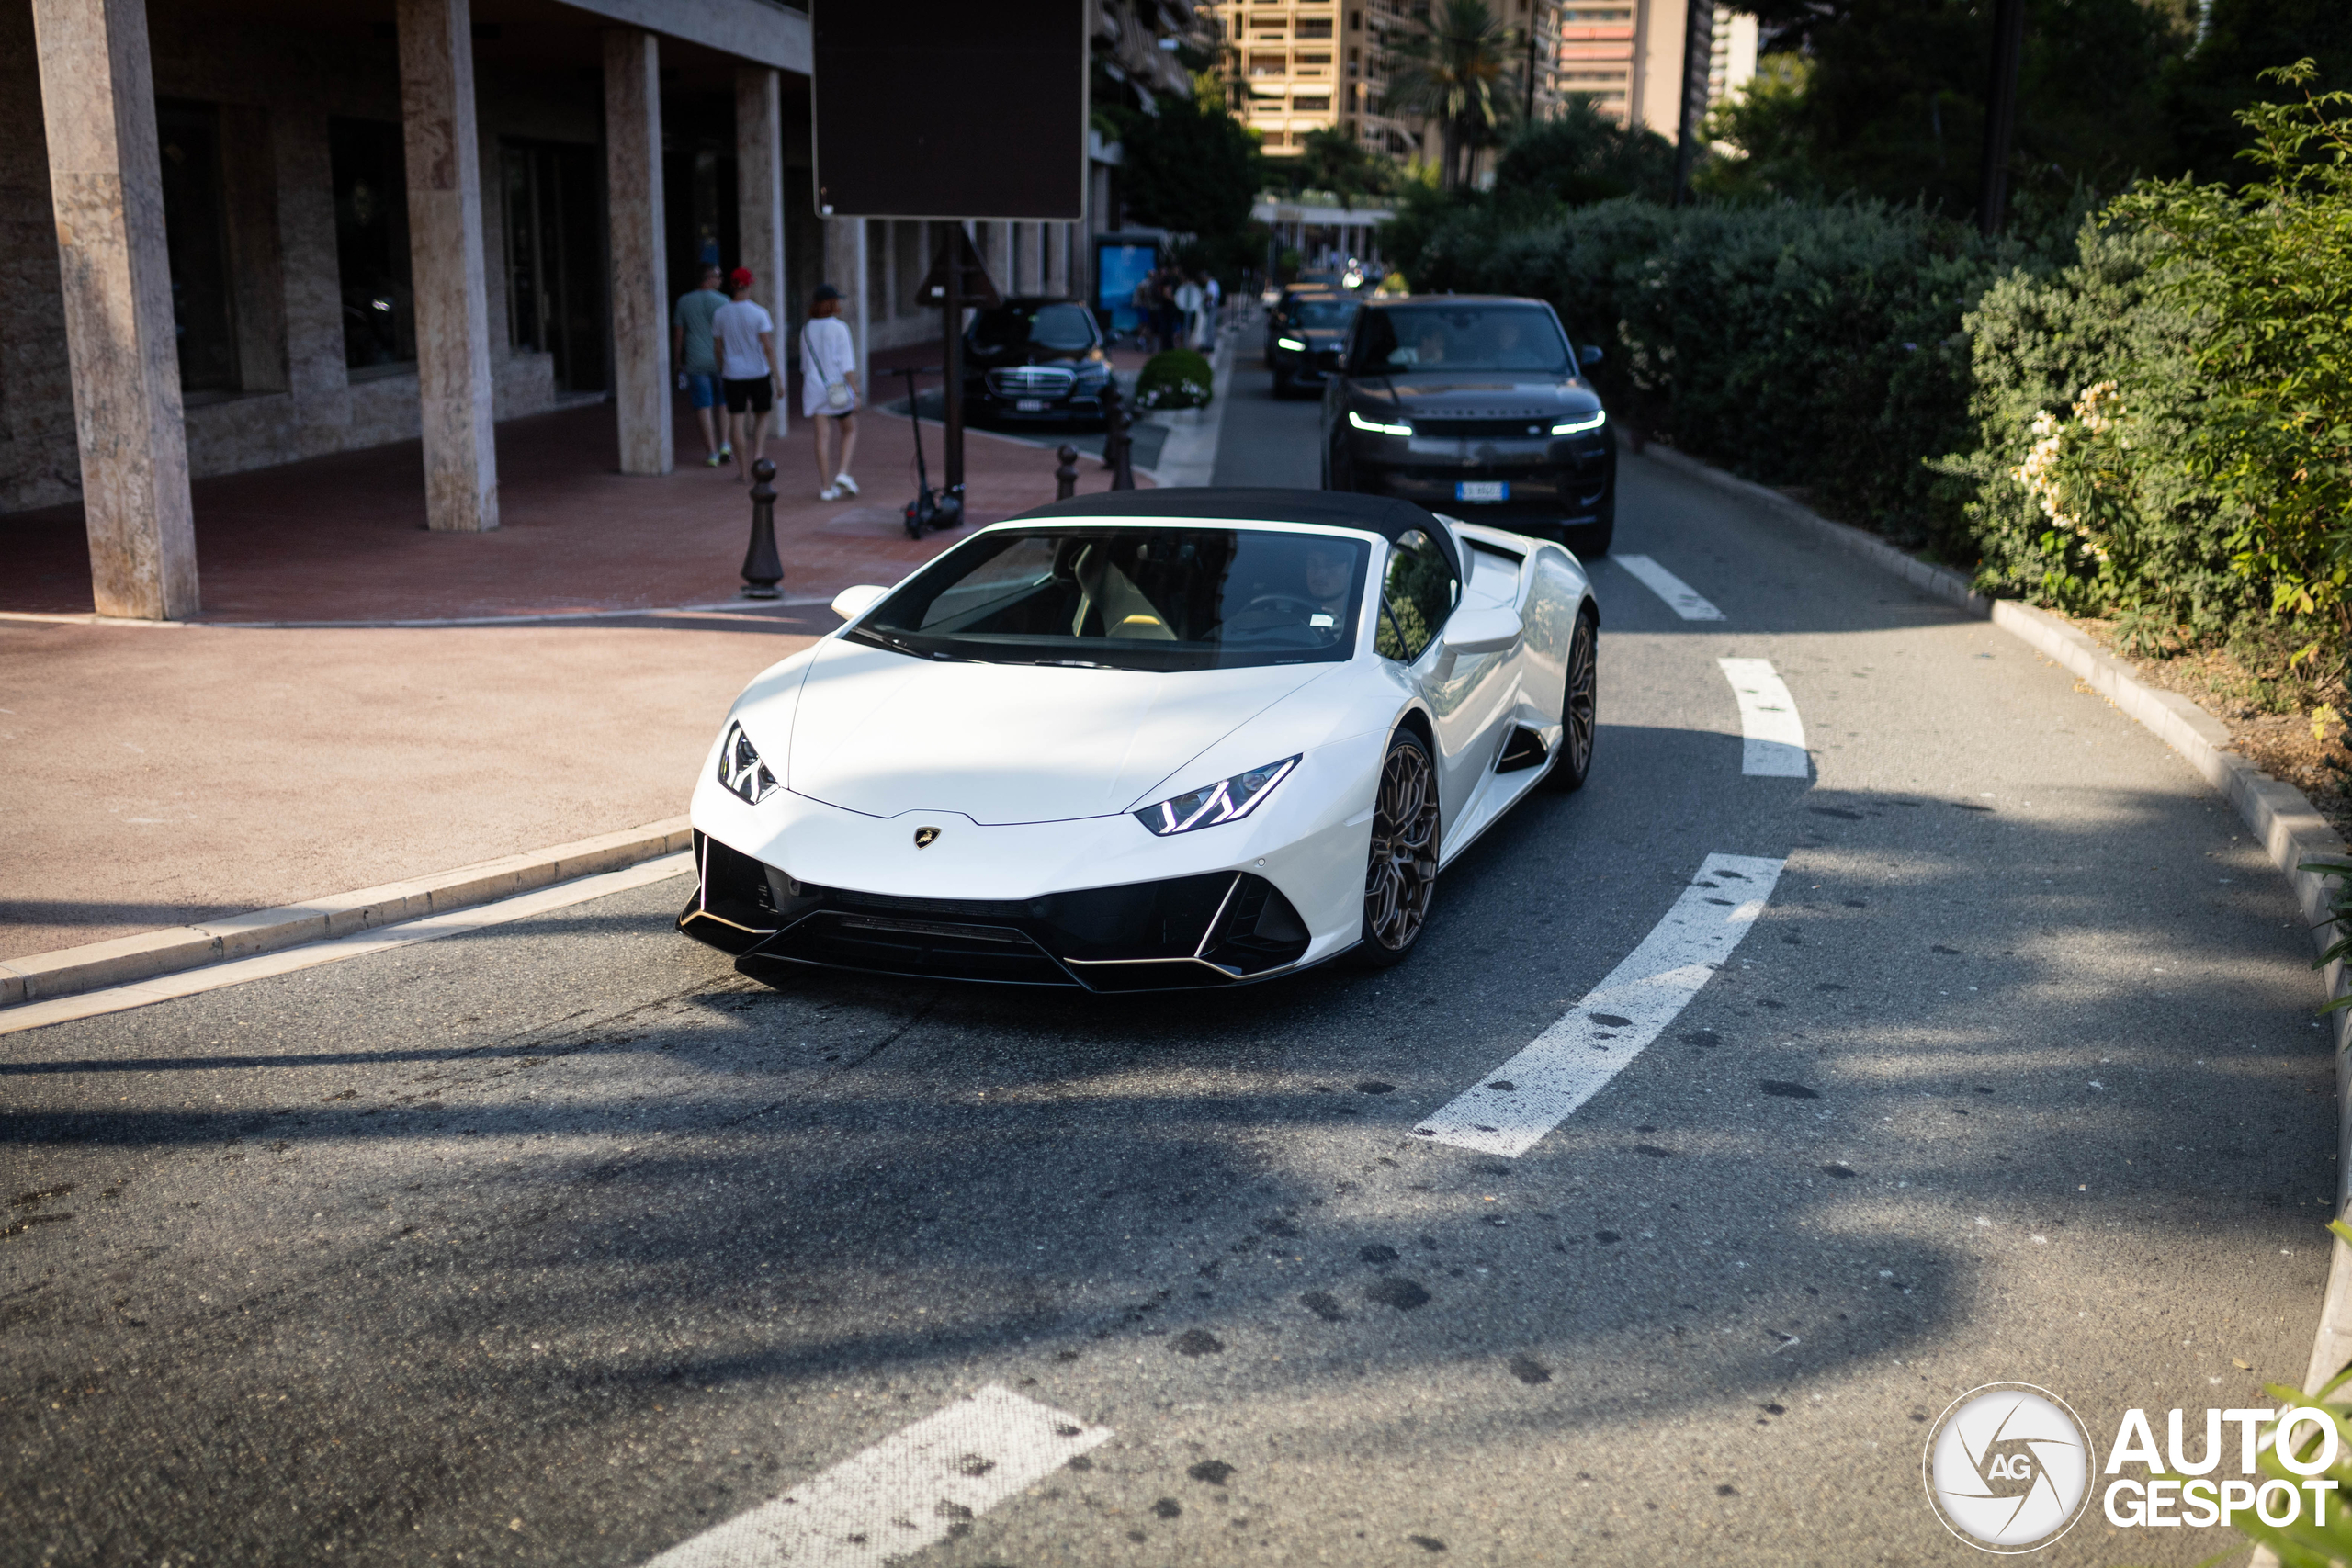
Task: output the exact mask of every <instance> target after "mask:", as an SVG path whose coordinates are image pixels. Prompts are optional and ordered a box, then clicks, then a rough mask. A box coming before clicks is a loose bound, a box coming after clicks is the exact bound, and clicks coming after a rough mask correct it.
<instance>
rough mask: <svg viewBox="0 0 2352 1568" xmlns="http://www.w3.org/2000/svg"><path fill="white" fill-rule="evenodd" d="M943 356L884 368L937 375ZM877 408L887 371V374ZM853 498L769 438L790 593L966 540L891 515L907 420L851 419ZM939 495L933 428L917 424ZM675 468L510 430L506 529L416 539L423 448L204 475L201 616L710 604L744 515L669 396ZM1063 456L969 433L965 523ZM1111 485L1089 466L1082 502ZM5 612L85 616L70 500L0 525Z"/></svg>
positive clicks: (367, 616) (1046, 485) (738, 554)
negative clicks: (633, 462)
mask: <svg viewBox="0 0 2352 1568" xmlns="http://www.w3.org/2000/svg"><path fill="white" fill-rule="evenodd" d="M938 354H939V345H938V344H919V345H915V346H913V347H910V348H906V349H900V350H897V351H894V352H892V353H890V354H887V355H876V368H877V370H879V369H880V368H882V367H884V366H886V365H888V364H889V363H892V362H897V361H905V362H910V363H914V364H919V365H935V364H937V363H938ZM876 379H877V380H881V381H882V382H883V385H882V387H881V388H880V389H879V390H881V391H882V393H883V394H884V396H885V398H886V399H887V398H888V396H890V395H893V382H895V380H896V378H883V377H880V376H877V378H876ZM858 425H859V432H858V449H857V459H856V463H855V467H854V475H855V477H856V478H857V479H858V481H859V483H860V485H861V486H862V494H861V495H860V496H859V497H858V498H857V499H856V500H854V501H845V502H820V501H819V500H817V499H816V494H817V491H818V489H819V488H820V479H819V476H818V474H817V469H816V452H815V448H814V443H813V440H812V438H811V435H810V434H809V429H810V426H809V422H808V421H805V420H801V419H799V418H797V417H796V418H795V419H794V420H793V422H792V433H791V434H790V436H789V438H788V439H786V440H784V441H782V442H778V441H775V440H771V441H770V442H769V443H768V447H767V456H769V457H772V458H774V459H775V462H776V467H777V475H776V481H775V483H776V491H777V495H778V500H777V502H776V510H775V531H776V545H777V548H778V551H779V552H780V554H781V555H782V557H783V558H784V566H785V581H784V592H786V594H788V595H794V596H806V595H824V596H831V594H832V593H834V592H838V591H839V590H841V589H842V588H845V587H847V586H849V585H850V584H851V583H854V582H865V581H886V582H887V581H895V580H896V579H897V578H899V576H902V575H903V574H904V573H905V572H906V571H907V570H909V569H910V568H911V567H913V566H915V565H916V564H918V563H920V562H922V561H924V560H927V559H929V558H931V557H932V556H933V555H935V554H937V553H938V552H939V551H940V550H941V549H943V548H944V547H946V546H947V545H949V544H952V543H954V542H955V540H956V538H957V537H959V536H960V535H956V534H950V535H944V536H936V535H935V536H931V537H929V538H925V539H923V540H922V541H920V542H917V541H913V540H910V539H908V538H907V537H906V536H905V531H904V529H903V527H902V525H901V524H900V522H899V507H900V506H901V505H903V504H904V503H905V502H906V501H907V500H908V499H909V498H910V496H911V495H912V494H913V493H914V475H915V466H914V445H913V437H912V434H911V427H910V425H909V424H908V423H907V421H905V420H903V419H899V418H895V417H893V416H891V415H888V414H885V413H876V412H868V413H866V414H865V415H863V416H861V417H860V419H859V420H858ZM923 448H924V455H925V458H926V460H927V461H928V462H929V463H930V465H931V479H932V483H933V485H936V484H938V483H939V479H940V474H939V461H940V457H941V452H940V431H939V428H938V426H937V425H935V424H929V425H926V426H925V427H924V429H923ZM677 452H678V462H679V467H678V469H677V471H676V472H674V473H672V474H668V475H665V476H663V477H662V478H660V479H639V478H631V477H628V476H624V475H622V474H620V473H618V472H617V471H616V468H617V464H618V441H617V437H616V431H615V426H614V412H613V409H612V408H611V407H610V406H609V405H606V404H594V405H590V406H587V407H582V408H577V409H569V410H564V411H560V412H554V413H548V414H538V415H534V416H532V417H530V418H526V419H517V420H510V421H508V422H506V423H503V424H501V425H500V426H499V427H498V466H499V494H500V502H499V507H500V513H501V518H502V526H501V527H500V528H499V529H498V530H497V531H495V532H493V533H490V534H435V533H431V532H429V531H427V530H426V529H425V527H424V469H423V463H422V457H421V453H420V448H419V446H418V444H417V443H416V442H413V441H406V442H401V443H398V444H395V445H393V446H381V447H376V448H373V449H371V450H368V451H365V452H349V453H343V454H339V455H336V456H334V457H319V458H314V459H311V460H309V461H306V462H300V463H289V464H287V465H284V466H283V467H279V468H263V469H256V470H254V471H253V472H249V473H243V474H229V475H223V476H220V477H219V478H215V479H199V480H198V481H197V482H196V485H195V487H194V488H195V512H196V539H197V559H198V572H199V574H200V577H201V580H202V592H203V601H204V613H203V615H202V617H201V618H202V619H204V620H208V621H214V622H238V621H271V622H285V621H335V622H368V621H392V620H426V619H447V618H458V617H467V616H504V615H552V614H564V613H569V612H578V611H609V610H629V609H645V608H653V607H660V606H667V605H679V604H713V603H718V602H720V601H724V600H728V599H731V598H733V597H734V596H735V594H736V592H737V591H738V590H739V589H740V587H741V578H740V576H739V575H738V573H739V571H740V569H741V562H742V558H743V550H744V547H745V544H746V543H747V541H748V537H749V534H750V523H751V502H750V501H749V499H748V497H747V492H746V488H745V487H744V486H743V485H741V484H739V483H738V482H737V481H736V479H735V477H734V472H733V469H732V468H705V467H703V466H702V456H703V449H702V438H701V434H700V433H699V431H698V430H697V429H696V427H695V421H694V415H693V411H692V410H691V408H689V407H688V406H687V404H686V401H685V400H684V398H683V397H681V398H679V399H678V400H677ZM1053 470H1054V458H1053V457H1052V455H1051V454H1050V453H1047V452H1044V451H1040V450H1038V449H1037V448H1035V447H1034V446H1023V445H1019V444H1015V443H1012V442H1009V441H1002V440H998V439H994V438H991V437H989V436H987V435H984V434H973V435H971V436H970V437H968V438H967V441H966V444H965V480H966V487H967V489H966V493H967V504H968V509H969V514H970V517H971V520H972V521H973V523H975V524H979V523H988V522H993V521H995V520H997V519H999V518H1002V517H1006V516H1010V515H1011V514H1012V513H1016V512H1020V511H1023V510H1025V509H1027V508H1028V507H1031V506H1035V505H1036V504H1038V503H1039V502H1045V501H1050V500H1052V499H1053V494H1054V477H1053ZM1108 483H1109V480H1108V478H1107V476H1105V475H1104V474H1103V472H1102V470H1101V469H1100V468H1099V467H1097V466H1096V465H1094V464H1093V463H1092V462H1091V461H1089V462H1087V463H1086V464H1085V465H1084V466H1083V467H1082V468H1081V471H1080V480H1079V486H1080V490H1081V491H1091V490H1102V489H1104V488H1107V486H1108ZM0 558H6V559H7V560H8V561H9V563H10V567H9V570H6V572H0V611H29V612H40V613H50V614H65V615H74V614H86V613H87V612H88V611H89V610H90V608H91V598H90V577H89V559H88V554H87V549H86V545H85V537H84V533H83V524H82V512H81V508H80V507H79V506H78V505H72V506H62V507H51V508H48V509H45V510H42V511H39V512H22V513H13V514H10V515H7V516H0Z"/></svg>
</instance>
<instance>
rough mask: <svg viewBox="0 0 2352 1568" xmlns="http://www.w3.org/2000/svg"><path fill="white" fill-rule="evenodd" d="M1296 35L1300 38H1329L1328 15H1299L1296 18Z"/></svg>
mask: <svg viewBox="0 0 2352 1568" xmlns="http://www.w3.org/2000/svg"><path fill="white" fill-rule="evenodd" d="M1296 36H1298V37H1300V38H1329V37H1330V36H1331V18H1330V17H1300V18H1299V19H1298V32H1297V35H1296Z"/></svg>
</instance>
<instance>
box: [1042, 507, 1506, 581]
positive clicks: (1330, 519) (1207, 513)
mask: <svg viewBox="0 0 2352 1568" xmlns="http://www.w3.org/2000/svg"><path fill="white" fill-rule="evenodd" d="M1065 517H1069V518H1080V517H1085V518H1093V517H1107V518H1117V517H1200V518H1204V519H1208V520H1210V521H1214V522H1219V523H1317V524H1321V525H1324V526H1326V527H1330V528H1361V529H1363V530H1364V531H1365V532H1366V533H1372V534H1378V535H1380V536H1382V537H1384V538H1386V539H1388V540H1391V541H1392V542H1393V541H1394V540H1396V539H1397V537H1398V536H1401V535H1403V534H1406V533H1408V532H1409V531H1410V530H1412V529H1415V528H1419V530H1420V531H1421V532H1422V533H1424V534H1427V535H1428V536H1430V538H1432V539H1434V540H1436V541H1437V547H1438V548H1439V549H1441V550H1443V551H1444V552H1445V557H1446V559H1447V560H1449V561H1451V562H1453V570H1454V571H1455V573H1456V574H1457V575H1459V574H1460V572H1461V570H1462V562H1461V560H1460V559H1459V558H1457V557H1456V556H1455V554H1454V548H1453V529H1451V528H1448V527H1445V526H1444V525H1442V524H1440V523H1439V522H1438V520H1437V518H1436V517H1435V516H1433V515H1431V514H1430V513H1429V512H1428V511H1426V510H1424V509H1423V508H1421V507H1419V506H1416V505H1414V504H1413V503H1412V502H1409V501H1399V500H1397V498H1396V497H1394V496H1387V495H1355V494H1352V493H1351V492H1349V491H1333V490H1273V489H1264V490H1252V489H1245V488H1242V487H1240V486H1237V485H1174V486H1170V487H1167V488H1164V489H1160V490H1114V491H1096V492H1095V493H1093V494H1091V495H1077V496H1072V497H1071V498H1070V499H1069V500H1068V501H1052V502H1046V504H1045V505H1043V506H1037V507H1032V508H1031V509H1030V510H1028V511H1026V512H1023V513H1019V514H1018V515H1016V516H1012V517H1008V518H1006V519H1005V521H1006V522H1008V523H1044V522H1052V521H1055V520H1057V519H1060V518H1065Z"/></svg>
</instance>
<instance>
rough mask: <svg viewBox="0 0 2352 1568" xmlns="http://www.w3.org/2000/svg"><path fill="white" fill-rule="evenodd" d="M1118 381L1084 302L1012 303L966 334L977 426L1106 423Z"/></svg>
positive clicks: (968, 383) (967, 403)
mask: <svg viewBox="0 0 2352 1568" xmlns="http://www.w3.org/2000/svg"><path fill="white" fill-rule="evenodd" d="M1110 383H1111V361H1110V359H1109V358H1108V357H1107V356H1106V355H1105V354H1104V352H1103V332H1102V329H1101V328H1100V327H1099V326H1097V325H1096V323H1095V321H1094V313H1093V312H1092V311H1091V310H1088V309H1087V308H1086V307H1085V306H1083V305H1081V304H1079V303H1078V302H1077V301H1076V300H1072V299H1038V298H1030V299H1023V298H1016V299H1007V300H1006V301H1004V303H1002V304H1001V305H992V306H990V307H989V309H987V310H982V311H980V312H979V313H978V315H976V316H974V317H973V318H972V324H971V326H970V327H968V328H967V329H966V331H965V333H964V412H965V417H966V418H967V419H970V420H972V421H973V422H974V423H984V424H1026V423H1056V424H1067V423H1076V422H1080V421H1095V420H1100V419H1101V418H1102V417H1103V388H1104V387H1106V386H1108V385H1110Z"/></svg>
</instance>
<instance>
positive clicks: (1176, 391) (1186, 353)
mask: <svg viewBox="0 0 2352 1568" xmlns="http://www.w3.org/2000/svg"><path fill="white" fill-rule="evenodd" d="M1215 379H1216V378H1215V376H1214V375H1213V374H1212V373H1211V372H1210V370H1209V362H1208V361H1207V360H1205V359H1204V358H1202V357H1201V356H1200V355H1197V354H1194V353H1193V351H1192V350H1191V349H1189V348H1171V349H1169V350H1168V351H1167V352H1165V353H1162V354H1155V355H1152V356H1151V357H1150V358H1149V359H1147V360H1145V361H1144V366H1143V371H1142V373H1141V374H1140V375H1138V376H1137V377H1136V396H1135V407H1136V408H1137V409H1200V408H1206V407H1208V403H1209V388H1210V386H1211V385H1212V384H1213V383H1214V381H1215Z"/></svg>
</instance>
